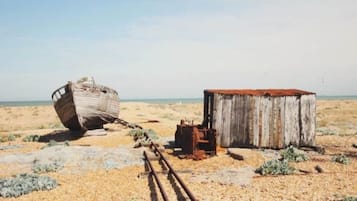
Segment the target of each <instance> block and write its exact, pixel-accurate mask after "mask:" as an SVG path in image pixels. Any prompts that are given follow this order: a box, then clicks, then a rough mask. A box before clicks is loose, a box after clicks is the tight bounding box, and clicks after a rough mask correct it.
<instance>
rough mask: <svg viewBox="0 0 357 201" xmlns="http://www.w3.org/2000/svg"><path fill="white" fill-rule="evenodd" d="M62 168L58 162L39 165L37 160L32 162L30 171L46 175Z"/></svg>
mask: <svg viewBox="0 0 357 201" xmlns="http://www.w3.org/2000/svg"><path fill="white" fill-rule="evenodd" d="M62 168H63V163H62V162H60V161H54V162H52V163H47V164H40V163H38V161H37V160H35V161H34V164H33V166H32V171H33V172H34V173H36V174H40V173H47V172H57V171H58V170H61V169H62Z"/></svg>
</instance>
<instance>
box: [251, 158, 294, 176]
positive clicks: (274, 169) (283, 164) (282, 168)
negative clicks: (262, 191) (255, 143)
mask: <svg viewBox="0 0 357 201" xmlns="http://www.w3.org/2000/svg"><path fill="white" fill-rule="evenodd" d="M255 172H256V173H259V174H261V175H279V174H282V175H288V174H293V173H294V172H295V168H293V167H290V166H289V162H288V161H287V160H277V159H274V160H271V161H268V162H265V163H264V164H263V165H262V166H260V167H259V168H258V169H256V170H255Z"/></svg>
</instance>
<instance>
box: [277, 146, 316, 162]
mask: <svg viewBox="0 0 357 201" xmlns="http://www.w3.org/2000/svg"><path fill="white" fill-rule="evenodd" d="M281 157H282V158H283V160H287V161H289V162H290V161H294V162H302V161H306V160H308V159H309V157H307V156H306V154H305V153H304V152H303V151H300V150H298V149H296V148H294V147H293V146H290V147H288V148H286V149H285V150H284V151H282V152H281Z"/></svg>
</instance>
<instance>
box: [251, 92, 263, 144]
mask: <svg viewBox="0 0 357 201" xmlns="http://www.w3.org/2000/svg"><path fill="white" fill-rule="evenodd" d="M252 99H253V100H254V105H253V107H254V108H252V110H253V112H252V114H253V138H252V139H253V145H254V146H257V147H259V146H260V138H261V126H262V124H261V123H262V122H261V118H260V114H261V110H260V107H261V101H260V99H261V97H260V96H254V97H253V98H252Z"/></svg>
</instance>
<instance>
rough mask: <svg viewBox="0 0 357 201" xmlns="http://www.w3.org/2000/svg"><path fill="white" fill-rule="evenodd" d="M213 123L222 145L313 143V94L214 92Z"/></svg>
mask: <svg viewBox="0 0 357 201" xmlns="http://www.w3.org/2000/svg"><path fill="white" fill-rule="evenodd" d="M213 96H214V101H213V111H212V112H213V115H212V116H213V118H212V127H213V128H215V129H216V130H217V144H218V145H220V146H223V147H251V146H253V147H266V148H284V147H286V146H288V145H290V144H293V145H296V146H301V145H314V144H315V121H316V120H315V116H316V115H315V110H316V104H315V99H316V97H315V95H314V94H308V95H298V96H274V97H272V96H254V95H227V94H218V93H217V94H213Z"/></svg>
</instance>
